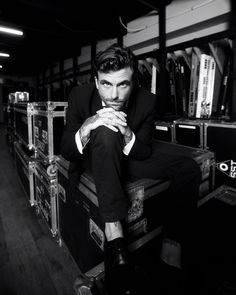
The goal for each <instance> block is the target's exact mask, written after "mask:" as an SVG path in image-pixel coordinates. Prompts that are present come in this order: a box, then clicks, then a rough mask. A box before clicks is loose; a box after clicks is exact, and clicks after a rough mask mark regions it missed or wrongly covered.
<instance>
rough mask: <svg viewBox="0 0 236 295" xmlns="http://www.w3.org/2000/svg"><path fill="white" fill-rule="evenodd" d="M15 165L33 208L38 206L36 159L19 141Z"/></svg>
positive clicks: (16, 147) (16, 146)
mask: <svg viewBox="0 0 236 295" xmlns="http://www.w3.org/2000/svg"><path fill="white" fill-rule="evenodd" d="M14 153H15V155H14V156H15V157H14V158H15V165H16V170H17V174H18V176H19V179H20V182H21V184H22V186H23V189H24V191H25V193H26V196H27V197H28V200H29V202H30V205H31V206H34V205H35V204H36V200H35V192H34V188H35V184H34V168H35V163H36V161H35V157H34V155H33V153H32V151H30V150H27V149H26V148H25V147H24V146H23V145H21V144H20V142H19V141H15V142H14Z"/></svg>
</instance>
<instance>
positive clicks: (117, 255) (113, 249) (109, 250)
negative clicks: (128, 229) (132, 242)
mask: <svg viewBox="0 0 236 295" xmlns="http://www.w3.org/2000/svg"><path fill="white" fill-rule="evenodd" d="M104 255H105V257H104V263H105V271H111V270H113V269H115V268H119V267H122V266H127V265H128V251H127V248H126V244H125V239H124V238H117V239H114V240H112V241H110V242H106V243H105V245H104Z"/></svg>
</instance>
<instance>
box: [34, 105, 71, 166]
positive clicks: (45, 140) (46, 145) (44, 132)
mask: <svg viewBox="0 0 236 295" xmlns="http://www.w3.org/2000/svg"><path fill="white" fill-rule="evenodd" d="M67 106H68V103H67V102H52V101H47V102H37V103H34V120H33V126H34V146H35V149H36V150H37V153H38V155H39V157H41V158H44V159H46V160H47V161H48V163H50V162H52V161H54V160H55V155H58V154H59V153H60V140H61V136H62V132H63V127H64V125H65V120H66V117H65V116H66V109H67Z"/></svg>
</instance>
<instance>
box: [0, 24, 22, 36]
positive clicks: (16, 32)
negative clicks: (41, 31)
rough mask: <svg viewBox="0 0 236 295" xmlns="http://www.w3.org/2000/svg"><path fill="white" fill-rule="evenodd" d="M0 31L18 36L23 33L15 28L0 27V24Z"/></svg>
mask: <svg viewBox="0 0 236 295" xmlns="http://www.w3.org/2000/svg"><path fill="white" fill-rule="evenodd" d="M0 32H3V33H8V34H13V35H19V36H22V35H23V32H22V31H19V30H15V29H12V28H8V27H2V26H0Z"/></svg>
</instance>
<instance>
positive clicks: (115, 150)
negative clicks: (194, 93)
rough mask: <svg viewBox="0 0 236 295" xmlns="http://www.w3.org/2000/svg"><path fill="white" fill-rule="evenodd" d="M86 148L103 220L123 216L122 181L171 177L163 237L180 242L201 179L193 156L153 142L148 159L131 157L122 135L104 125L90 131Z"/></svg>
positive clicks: (124, 201) (124, 211)
mask: <svg viewBox="0 0 236 295" xmlns="http://www.w3.org/2000/svg"><path fill="white" fill-rule="evenodd" d="M88 151H89V159H90V169H91V172H92V175H93V177H94V181H95V185H96V189H97V196H98V202H99V210H100V215H101V217H102V219H103V221H104V222H114V221H118V220H123V219H124V218H125V216H126V214H127V200H126V197H125V194H124V190H123V183H124V181H125V180H130V179H131V180H135V179H140V178H151V179H160V178H162V179H163V178H166V179H170V180H171V185H170V187H169V192H168V196H167V197H166V200H165V208H164V210H165V214H164V216H165V217H164V232H165V235H166V237H168V238H170V239H174V240H176V241H180V242H181V240H182V236H183V235H186V230H189V229H187V225H188V224H191V219H192V218H193V216H194V214H195V210H196V203H197V197H198V191H199V184H200V180H201V173H200V168H199V165H198V164H197V163H196V162H195V161H194V160H193V159H191V158H188V157H183V156H177V155H174V154H173V153H168V152H167V151H163V150H160V149H158V142H154V143H153V144H152V156H151V157H150V158H148V159H146V160H142V161H137V160H133V159H131V158H129V157H127V156H125V155H124V154H123V140H122V135H121V134H120V133H116V132H113V131H111V130H110V129H108V128H106V127H99V128H97V129H96V130H94V131H93V132H92V133H91V138H90V142H89V146H88ZM183 229H186V230H183Z"/></svg>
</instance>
